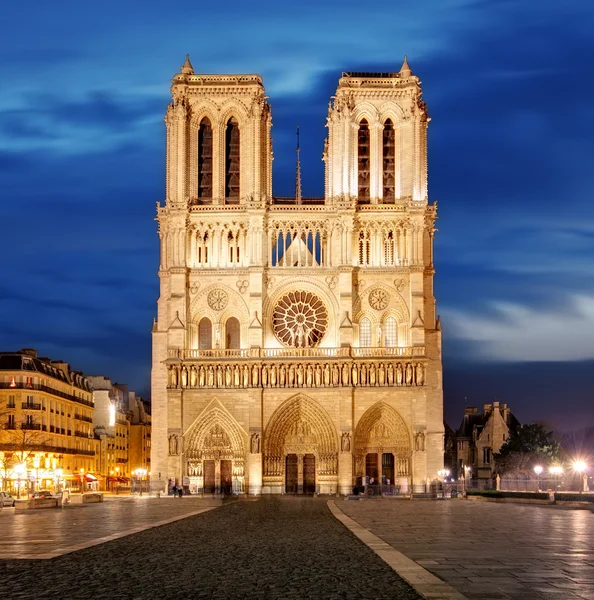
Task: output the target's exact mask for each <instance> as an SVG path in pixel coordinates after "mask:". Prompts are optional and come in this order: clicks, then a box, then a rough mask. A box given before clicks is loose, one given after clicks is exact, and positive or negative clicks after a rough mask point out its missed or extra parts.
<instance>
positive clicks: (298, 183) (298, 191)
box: [295, 125, 301, 204]
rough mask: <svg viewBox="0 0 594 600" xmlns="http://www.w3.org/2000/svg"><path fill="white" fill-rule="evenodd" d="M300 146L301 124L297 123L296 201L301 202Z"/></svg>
mask: <svg viewBox="0 0 594 600" xmlns="http://www.w3.org/2000/svg"><path fill="white" fill-rule="evenodd" d="M300 152H301V149H300V148H299V125H297V164H296V172H295V203H296V204H301V160H300Z"/></svg>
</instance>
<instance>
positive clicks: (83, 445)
mask: <svg viewBox="0 0 594 600" xmlns="http://www.w3.org/2000/svg"><path fill="white" fill-rule="evenodd" d="M93 410H94V403H93V394H92V391H91V389H90V387H89V382H88V380H87V378H86V377H84V376H83V375H82V373H79V372H77V371H73V370H72V369H71V368H70V366H69V365H68V364H67V363H65V362H63V361H55V360H50V359H48V358H40V357H38V355H37V351H36V350H34V349H24V350H21V351H20V352H3V353H0V477H1V485H2V488H3V489H6V490H7V491H9V492H13V493H19V490H20V491H21V492H22V493H26V492H33V491H35V490H39V489H51V490H55V489H58V488H60V489H62V488H64V487H68V488H74V489H80V487H81V485H82V487H87V486H88V485H94V484H95V482H96V481H97V478H96V476H95V475H94V474H93V472H94V470H95V454H96V451H97V443H96V441H95V438H94V435H93ZM19 495H20V494H19Z"/></svg>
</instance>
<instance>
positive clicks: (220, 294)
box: [151, 57, 272, 490]
mask: <svg viewBox="0 0 594 600" xmlns="http://www.w3.org/2000/svg"><path fill="white" fill-rule="evenodd" d="M171 95H172V102H171V103H170V104H169V106H168V107H167V112H166V115H165V123H166V127H167V157H166V198H165V205H164V206H161V205H160V203H158V205H157V221H158V224H159V238H160V264H159V278H160V295H159V300H158V310H157V315H158V316H157V319H156V320H155V322H154V324H153V356H152V375H151V388H152V412H153V422H154V426H153V430H152V458H151V460H152V462H151V479H152V482H153V489H155V490H159V489H161V490H164V489H165V486H166V484H167V481H168V479H169V478H170V477H171V476H172V474H173V475H177V474H178V473H181V472H182V469H181V461H182V455H183V454H184V453H183V449H182V447H183V443H184V442H183V438H182V434H183V432H185V431H186V430H187V429H188V427H189V426H190V425H191V424H192V422H193V421H194V420H195V419H196V414H195V411H200V408H201V407H198V406H194V403H193V402H192V403H191V404H192V405H193V406H192V409H193V410H190V411H188V410H187V408H184V407H187V406H188V400H189V399H185V398H184V396H183V395H184V389H185V388H186V387H187V386H189V384H190V383H191V382H190V379H192V378H197V377H199V376H200V374H199V373H197V372H195V371H192V372H184V371H183V370H182V372H181V374H180V377H182V378H184V379H186V381H184V382H183V384H184V385H183V386H182V385H181V384H182V382H181V381H180V382H179V383H180V386H179V387H178V388H177V389H176V390H171V389H170V390H169V391H168V383H171V382H168V372H169V373H171V370H170V369H169V365H170V363H171V362H175V361H176V360H177V356H178V354H177V353H176V349H184V348H196V349H200V348H202V349H208V348H228V349H230V350H232V349H234V348H235V349H237V350H238V351H239V350H240V348H245V347H246V346H249V343H251V344H254V345H260V343H261V336H262V331H261V325H260V323H259V320H258V317H257V315H261V314H262V275H263V257H264V256H266V248H265V247H263V236H264V230H265V223H264V219H265V206H266V205H267V204H268V203H270V201H271V195H272V176H271V172H272V149H271V141H270V128H271V124H272V123H271V115H270V106H269V104H268V103H267V101H266V95H265V91H264V86H263V84H262V78H261V77H260V76H259V75H201V74H196V73H194V69H193V67H192V64H191V63H190V60H189V57H186V62H185V63H184V65H183V66H182V67H181V72H180V73H178V74H176V75H175V76H174V78H173V81H172V86H171ZM199 273H200V275H198V274H199ZM199 303H201V304H203V305H206V304H207V305H208V306H210V307H211V309H212V313H213V314H212V316H211V317H210V318H209V316H208V315H207V316H203V318H201V320H200V321H198V322H197V321H196V320H195V319H194V318H193V316H194V313H195V306H197V305H198V304H199ZM223 304H224V306H223ZM202 314H204V311H202ZM250 315H255V319H252V320H251V325H250V326H249V327H248V323H249V322H250V321H249V320H248V319H249V316H250ZM248 342H249V343H248ZM202 376H203V377H207V376H208V374H203V375H202ZM194 383H195V382H194ZM169 387H171V386H169ZM246 400H248V399H246ZM247 405H249V400H248V402H247ZM247 405H246V406H247ZM203 408H206V407H203ZM212 408H213V407H211V411H210V413H212V414H217V411H216V410H214V412H213V410H212ZM246 410H248V412H249V408H248V409H246ZM226 418H229V415H226V414H225V415H223V414H222V413H221V419H226ZM246 418H249V417H246ZM211 425H212V427H211V429H210V430H209V431H208V432H205V435H209V436H212V435H215V437H216V432H217V431H219V429H217V427H218V424H217V423H214V422H213V423H212V424H211ZM227 430H228V427H227ZM237 431H238V436H239V437H238V439H236V440H234V445H235V446H238V448H236V451H237V453H238V458H239V453H240V452H239V447H240V446H244V445H247V440H243V439H241V437H242V434H241V429H240V428H239V427H238V428H237ZM186 458H187V457H186ZM219 462H220V461H219ZM223 462H224V461H223ZM217 464H218V463H217ZM243 468H244V465H243V464H241V460H237V461H235V462H234V465H233V470H234V475H238V476H240V473H241V472H242V470H243ZM218 476H219V478H220V477H221V475H220V474H218ZM178 483H181V482H180V481H178Z"/></svg>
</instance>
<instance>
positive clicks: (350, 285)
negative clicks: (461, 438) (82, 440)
mask: <svg viewBox="0 0 594 600" xmlns="http://www.w3.org/2000/svg"><path fill="white" fill-rule="evenodd" d="M171 91H172V102H171V104H170V105H169V106H168V108H167V112H166V116H165V122H166V127H167V157H166V198H165V203H164V205H162V206H161V205H158V206H157V221H158V228H159V239H160V249H161V253H160V266H159V278H160V297H159V300H158V311H157V318H156V319H155V322H154V325H153V363H152V384H151V385H152V399H151V400H152V423H153V428H152V454H151V482H152V487H153V489H155V490H157V489H165V487H166V486H167V484H168V483H169V484H172V483H173V482H175V483H177V484H183V485H184V487H185V488H186V490H188V491H205V492H214V491H227V492H228V491H234V492H245V493H251V494H260V493H284V492H291V491H296V492H306V493H311V492H319V493H348V492H350V491H351V490H352V487H353V485H354V484H355V483H356V482H357V481H358V480H361V478H363V477H365V476H368V477H374V478H375V479H376V480H379V479H380V478H381V479H382V480H384V481H387V480H390V482H391V483H396V484H397V485H399V486H400V488H401V489H402V490H407V489H410V486H411V484H425V483H426V482H427V481H428V480H433V479H434V478H435V477H436V476H437V471H438V470H439V469H441V468H442V467H443V433H444V429H443V400H442V365H441V328H440V324H439V318H438V317H437V316H436V311H435V298H434V293H433V276H434V265H433V237H434V232H435V231H436V230H435V227H434V223H435V219H436V206H435V204H429V202H428V196H427V152H426V150H427V124H428V122H429V119H428V117H427V111H426V106H425V103H424V101H423V100H422V95H421V94H422V92H421V87H420V82H419V79H418V78H417V77H416V76H414V75H413V74H412V71H411V69H410V67H409V65H408V63H407V62H406V60H405V62H404V64H403V65H402V68H401V70H400V71H399V72H394V73H343V75H342V77H341V78H340V80H339V82H338V88H337V90H336V95H335V96H334V97H333V100H332V102H331V103H330V105H329V110H328V118H327V127H328V137H327V139H326V142H325V145H324V152H323V160H324V162H325V195H324V198H319V199H307V198H302V197H301V192H300V185H299V182H298V183H297V186H296V197H295V198H291V199H287V198H275V197H273V195H272V176H271V171H272V146H271V137H270V130H271V126H272V119H271V109H270V106H269V104H268V102H267V96H266V94H265V90H264V86H263V83H262V79H261V77H260V76H258V75H200V74H196V73H194V70H193V68H192V65H191V63H190V62H189V59H188V60H186V63H185V64H184V65H183V67H182V68H181V72H180V73H178V74H177V75H175V77H174V79H173V84H172V88H171Z"/></svg>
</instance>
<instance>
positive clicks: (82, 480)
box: [79, 467, 85, 494]
mask: <svg viewBox="0 0 594 600" xmlns="http://www.w3.org/2000/svg"><path fill="white" fill-rule="evenodd" d="M79 473H80V493H81V494H84V491H85V470H84V469H83V468H82V467H81V468H80V470H79Z"/></svg>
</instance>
